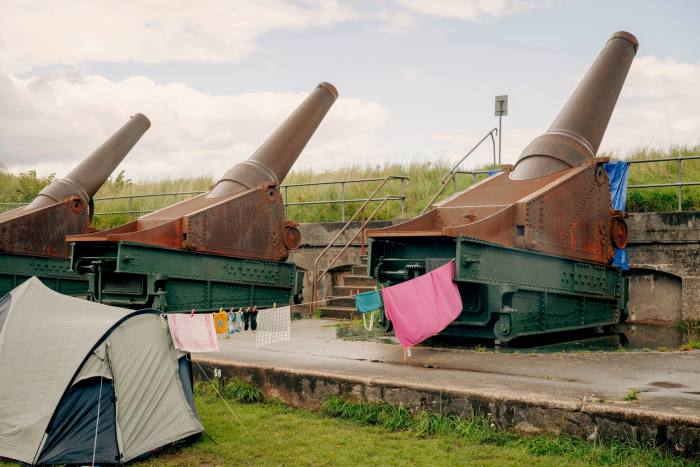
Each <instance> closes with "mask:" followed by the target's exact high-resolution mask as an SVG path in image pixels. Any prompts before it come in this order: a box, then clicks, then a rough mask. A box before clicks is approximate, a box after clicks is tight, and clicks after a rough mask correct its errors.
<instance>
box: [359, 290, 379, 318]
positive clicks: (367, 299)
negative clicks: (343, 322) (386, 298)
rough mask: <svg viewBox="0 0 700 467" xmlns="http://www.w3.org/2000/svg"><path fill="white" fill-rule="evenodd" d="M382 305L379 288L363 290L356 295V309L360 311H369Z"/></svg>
mask: <svg viewBox="0 0 700 467" xmlns="http://www.w3.org/2000/svg"><path fill="white" fill-rule="evenodd" d="M381 307H382V295H381V294H380V293H379V291H378V290H371V291H369V292H362V293H358V294H357V295H355V309H356V310H357V311H358V312H359V313H369V312H370V311H375V310H378V309H380V308H381Z"/></svg>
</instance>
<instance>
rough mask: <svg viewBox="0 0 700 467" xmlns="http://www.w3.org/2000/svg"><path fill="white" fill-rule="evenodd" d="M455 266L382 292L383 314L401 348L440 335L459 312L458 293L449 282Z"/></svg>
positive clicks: (448, 266)
mask: <svg viewBox="0 0 700 467" xmlns="http://www.w3.org/2000/svg"><path fill="white" fill-rule="evenodd" d="M454 275H455V262H454V260H452V261H450V262H449V263H447V264H446V265H444V266H441V267H439V268H437V269H435V270H433V271H432V272H429V273H427V274H423V275H422V276H419V277H416V278H415V279H411V280H409V281H406V282H402V283H400V284H397V285H393V286H391V287H385V288H384V289H382V298H383V302H384V314H385V315H386V317H387V318H389V319H390V320H391V322H392V324H393V326H394V334H396V338H397V339H398V340H399V342H400V343H401V345H402V346H403V347H412V346H414V345H416V344H418V343H420V342H423V341H424V340H425V339H427V338H429V337H431V336H434V335H435V334H437V333H438V332H440V331H442V330H443V329H445V328H446V327H447V325H448V324H450V323H451V322H452V321H454V320H455V319H457V317H458V316H459V314H460V313H461V312H462V299H461V297H460V296H459V289H457V285H456V284H455V283H454V282H453V280H452V279H453V278H454Z"/></svg>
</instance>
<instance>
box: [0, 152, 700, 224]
mask: <svg viewBox="0 0 700 467" xmlns="http://www.w3.org/2000/svg"><path fill="white" fill-rule="evenodd" d="M699 154H700V146H692V147H691V146H677V147H671V148H667V149H664V150H660V149H652V148H642V149H638V150H636V151H633V152H632V153H630V154H628V155H626V156H624V159H626V160H631V161H637V160H651V159H661V158H669V157H689V156H691V155H699ZM601 156H606V157H611V158H612V159H618V158H619V157H618V155H616V154H611V153H608V154H601ZM487 168H488V167H480V168H479V170H484V169H487ZM449 169H450V164H449V163H448V162H447V161H445V160H436V161H426V162H410V163H406V164H401V163H387V164H383V165H364V166H359V165H355V166H349V167H346V168H342V169H337V170H320V171H315V170H296V171H293V172H292V173H291V174H290V175H289V176H288V177H287V179H286V180H285V185H293V184H298V183H308V182H325V181H334V180H353V179H365V178H381V177H385V176H387V175H400V176H406V177H409V178H410V181H408V182H406V183H405V185H404V186H403V187H402V184H401V182H400V181H399V180H393V181H390V182H388V183H387V184H386V186H385V187H384V188H383V189H382V190H381V191H380V192H379V193H378V194H377V195H376V196H377V197H379V198H383V197H385V196H387V195H405V197H406V200H405V202H404V212H403V216H404V217H411V216H414V215H416V214H418V213H420V211H421V210H422V209H423V208H424V207H425V205H426V204H427V203H428V201H429V200H430V198H432V196H433V195H434V194H435V193H436V192H437V190H438V189H439V188H440V180H441V179H442V177H443V176H444V175H445V174H446V173H447V172H448V170H449ZM484 176H485V175H480V176H479V178H483V177H484ZM51 180H52V176H51V177H47V178H42V177H38V176H37V175H36V173H34V172H27V173H22V174H18V175H15V174H11V173H9V172H7V171H6V170H3V169H0V202H6V203H21V202H27V201H29V200H31V199H32V198H33V197H34V196H36V193H38V192H39V190H41V188H42V187H43V186H45V185H46V184H47V183H49V182H50V181H51ZM677 180H678V163H677V162H675V161H671V162H660V163H653V164H633V165H632V166H631V169H630V178H629V183H630V185H641V184H658V183H673V182H676V181H677ZM683 181H685V182H693V181H697V182H700V160H689V161H686V162H683ZM213 182H214V180H213V179H212V178H211V177H197V178H177V179H175V178H163V179H160V180H152V181H131V180H129V179H128V178H127V177H126V176H125V174H124V173H119V174H118V175H117V176H116V177H113V178H111V179H110V180H109V181H108V182H107V183H106V184H105V185H104V186H103V187H102V189H101V190H100V192H99V193H98V195H97V198H105V197H113V196H134V195H143V194H164V193H179V192H195V191H206V190H208V189H209V188H210V187H211V186H212V184H213ZM471 182H472V176H471V175H459V176H458V177H457V180H456V183H454V184H451V185H450V186H449V187H448V188H447V189H446V190H445V193H444V194H443V197H444V196H448V195H450V194H452V193H454V192H455V191H456V190H462V189H464V188H465V187H467V186H468V185H469V184H470V183H471ZM378 183H379V182H365V183H348V184H346V185H345V187H344V194H345V199H360V198H367V197H368V196H369V195H370V194H371V193H372V191H373V190H374V189H375V188H376V187H377V186H378ZM283 193H284V191H283ZM188 196H191V195H177V196H176V195H167V196H159V197H153V198H133V199H131V200H101V201H100V200H98V201H97V202H96V211H97V212H98V213H105V212H120V211H139V212H143V211H150V210H154V209H158V208H160V207H163V206H166V205H168V204H171V203H173V202H175V201H179V200H182V199H185V198H186V197H188ZM340 198H341V187H340V185H330V186H324V185H321V186H311V187H308V186H307V187H289V188H288V191H287V200H288V201H289V202H292V203H296V202H309V201H319V200H338V199H340ZM676 204H677V188H675V187H671V188H651V189H631V190H630V192H629V196H628V206H627V208H628V211H630V212H638V211H673V210H675V209H676ZM359 205H360V203H347V204H346V218H349V217H350V216H352V214H353V213H354V212H355V210H356V209H357V208H358V207H359ZM5 207H6V208H8V207H9V206H5ZM683 209H684V210H690V211H695V210H700V187H685V188H683ZM401 214H402V213H401V204H400V203H399V202H398V201H390V202H388V203H387V205H386V207H385V208H384V209H382V211H381V212H380V213H379V218H381V219H390V218H396V217H399V216H401ZM288 216H289V217H290V218H291V219H294V220H295V221H297V222H316V221H338V220H340V219H341V206H340V205H339V204H333V205H331V204H314V205H306V206H290V207H289V208H288ZM128 220H129V217H128V216H127V215H125V214H115V215H108V216H97V217H96V219H95V224H96V225H97V226H98V227H99V228H106V227H110V226H115V225H119V224H122V223H125V222H127V221H128Z"/></svg>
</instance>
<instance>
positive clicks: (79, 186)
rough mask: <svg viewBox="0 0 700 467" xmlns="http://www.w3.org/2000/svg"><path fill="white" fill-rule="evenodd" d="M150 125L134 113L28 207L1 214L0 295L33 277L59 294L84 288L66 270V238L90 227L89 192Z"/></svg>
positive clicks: (79, 279) (80, 291)
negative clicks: (36, 277)
mask: <svg viewBox="0 0 700 467" xmlns="http://www.w3.org/2000/svg"><path fill="white" fill-rule="evenodd" d="M150 126H151V122H150V121H149V120H148V118H146V117H145V116H144V115H142V114H136V115H134V116H133V117H131V118H130V119H129V121H127V122H126V123H125V124H124V125H123V126H122V127H121V128H120V129H119V130H117V131H116V132H115V133H114V134H113V135H112V136H111V137H110V138H109V139H107V141H105V142H104V143H103V144H102V145H100V147H98V148H97V149H95V151H93V152H92V153H91V154H90V155H89V156H88V157H87V158H85V160H83V161H82V162H81V163H80V164H79V165H78V166H77V167H75V168H74V169H73V170H72V171H71V172H70V173H69V174H68V175H66V176H65V177H64V178H61V179H58V180H54V181H53V182H52V183H51V184H49V185H48V186H46V187H45V188H44V189H43V190H41V192H40V193H39V194H38V195H37V197H36V198H34V200H32V201H31V202H30V203H29V204H28V205H26V206H22V207H19V208H16V209H13V210H11V211H7V212H4V213H0V297H1V296H3V295H5V294H6V293H7V292H9V291H10V290H12V289H13V288H14V287H16V286H17V285H19V284H20V283H22V282H24V281H25V280H26V279H28V278H29V277H31V276H38V277H39V278H40V279H41V280H42V282H44V284H46V285H47V286H49V287H51V288H53V289H54V290H57V291H59V292H62V293H66V294H69V295H83V294H85V293H86V292H87V282H86V280H85V279H84V278H82V277H80V276H79V275H78V274H75V273H74V272H71V271H70V252H71V247H70V245H69V244H68V243H66V241H65V238H66V236H67V235H74V234H84V233H87V232H89V231H90V223H91V220H92V214H93V213H92V208H93V203H92V198H93V196H95V193H97V191H98V190H99V189H100V187H101V186H102V185H103V184H104V182H105V181H106V180H107V179H108V178H109V176H110V175H111V174H112V172H113V171H114V170H115V169H116V168H117V166H118V165H119V164H120V163H121V161H122V160H123V159H124V158H125V157H126V155H127V154H128V153H129V151H131V149H132V148H133V147H134V145H135V144H136V143H137V142H138V141H139V139H141V137H142V136H143V135H144V133H145V132H146V131H147V130H148V129H149V128H150Z"/></svg>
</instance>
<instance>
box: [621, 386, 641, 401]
mask: <svg viewBox="0 0 700 467" xmlns="http://www.w3.org/2000/svg"><path fill="white" fill-rule="evenodd" d="M638 399H639V390H638V389H630V390H629V391H627V394H625V397H623V398H622V400H623V401H627V402H633V401H636V400H638Z"/></svg>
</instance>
